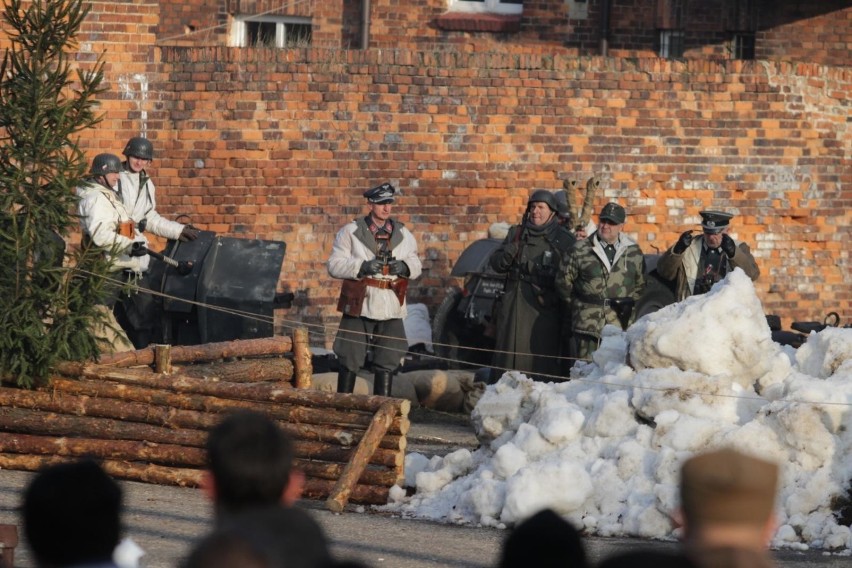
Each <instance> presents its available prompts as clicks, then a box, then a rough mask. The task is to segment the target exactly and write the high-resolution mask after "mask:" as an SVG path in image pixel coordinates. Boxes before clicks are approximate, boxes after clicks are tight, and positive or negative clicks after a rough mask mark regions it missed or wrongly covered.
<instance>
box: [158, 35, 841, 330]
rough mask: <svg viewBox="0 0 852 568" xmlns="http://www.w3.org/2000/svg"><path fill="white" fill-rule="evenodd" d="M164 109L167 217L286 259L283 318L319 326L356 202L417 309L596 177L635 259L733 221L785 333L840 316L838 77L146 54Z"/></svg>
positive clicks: (482, 58) (491, 59) (606, 65)
mask: <svg viewBox="0 0 852 568" xmlns="http://www.w3.org/2000/svg"><path fill="white" fill-rule="evenodd" d="M161 57H162V61H163V67H162V72H163V76H162V77H163V82H162V83H161V84H160V85H159V86H158V87H159V88H160V89H162V90H163V91H164V93H167V94H166V95H164V96H163V99H164V100H169V101H173V103H167V104H174V105H175V108H173V109H167V113H168V114H169V116H170V120H169V124H170V127H171V128H170V132H168V134H167V135H168V137H169V141H168V143H167V144H168V147H169V150H168V152H167V155H168V157H164V158H163V159H162V160H158V162H157V163H156V164H155V165H156V172H155V175H156V179H157V180H158V182H159V184H160V187H161V188H163V189H162V190H161V191H163V196H162V198H161V202H162V210H163V211H164V212H170V213H177V212H185V211H192V212H193V214H194V220H195V222H196V223H197V224H200V225H201V226H204V227H206V228H209V229H213V230H216V231H219V232H224V233H233V234H236V235H244V236H246V237H261V238H273V239H283V240H285V241H286V242H287V243H288V254H287V259H286V261H285V262H286V265H285V271H284V276H283V284H284V286H285V287H288V288H289V289H290V290H292V291H294V292H296V293H297V298H298V302H297V307H295V308H294V309H293V310H291V312H289V317H292V318H294V319H296V320H303V321H306V322H314V323H319V322H325V323H333V322H335V321H336V319H337V316H336V314H335V313H334V309H333V304H334V300H335V298H336V294H337V289H338V286H337V285H336V283H333V282H331V281H330V280H329V278H328V277H327V275H326V272H325V267H324V264H323V263H324V261H325V259H326V258H327V255H328V253H329V251H330V247H331V240H332V238H333V236H334V233H335V232H336V231H337V229H338V228H339V227H340V226H342V225H343V224H344V223H345V222H346V221H348V220H350V219H351V218H353V217H355V216H357V215H360V214H362V212H363V211H364V208H363V199H362V198H361V196H360V194H361V192H362V191H363V189H365V188H367V187H370V186H372V185H375V184H377V183H379V182H382V181H385V180H389V181H391V182H392V183H394V184H395V185H397V186H398V187H400V188H401V189H402V193H403V197H402V198H401V200H400V202H399V206H398V208H397V214H398V215H399V217H400V218H401V219H403V220H404V221H405V222H406V223H408V224H409V226H410V227H411V228H412V229H413V231H414V232H415V234H416V236H417V237H418V239H419V241H420V246H421V252H422V255H423V256H424V258H425V259H426V260H425V269H426V270H425V273H424V277H423V278H422V279H421V280H420V281H418V282H416V283H414V284H413V286H412V287H411V288H410V299H411V300H412V301H422V302H425V303H427V304H429V305H432V306H434V305H435V304H436V303H438V302H440V300H441V298H442V295H443V290H444V288H445V287H446V286H447V285H450V284H453V283H454V282H453V280H452V279H449V278H448V277H447V275H448V273H449V271H450V267H451V265H452V263H453V261H454V260H455V259H456V258H457V257H458V255H459V253H460V252H461V251H462V250H463V249H464V248H465V246H466V245H467V244H469V243H470V242H471V241H472V240H475V239H477V238H480V237H482V236H483V235H484V234H485V232H486V230H487V228H488V226H489V225H490V224H491V223H493V222H495V221H506V220H508V221H516V220H517V219H518V218H519V217H520V214H521V211H522V209H523V205H524V203H525V200H526V197H527V195H528V194H529V191H530V190H531V189H532V188H549V189H556V188H558V187H560V186H561V180H562V179H564V178H566V177H568V178H572V179H579V180H582V181H584V180H585V179H587V178H588V177H590V176H591V175H593V174H598V175H601V176H602V177H603V179H604V188H605V190H604V193H603V195H601V196H600V198H599V199H598V202H597V204H596V206H597V207H600V206H601V205H602V204H603V203H604V202H606V201H608V200H617V201H619V202H621V203H623V204H624V205H625V206H626V207H627V208H628V210H629V212H630V213H631V217H630V220H629V222H628V226H627V230H628V232H629V233H630V234H631V235H633V236H634V237H636V238H637V240H638V241H639V242H640V244H641V245H642V247H643V249H644V250H646V251H648V252H652V251H653V250H655V249H663V248H665V247H666V246H667V245H669V244H671V243H672V242H673V241H674V240H675V239H676V237H677V235H678V234H679V233H680V232H681V231H683V230H684V229H685V228H694V227H695V226H696V223H697V221H698V215H697V213H698V211H699V210H700V209H702V208H706V207H714V208H721V209H726V210H731V211H734V212H736V213H738V217H737V218H736V220H735V222H734V227H735V229H734V230H735V233H736V236H737V237H738V238H740V239H742V240H745V241H746V242H748V243H750V244H751V246H752V248H753V250H754V251H755V255H756V257H757V259H758V262H759V263H760V265H761V267H762V270H763V277H762V278H761V280H760V281H759V282H758V285H757V288H758V291H759V295H760V297H761V299H762V301H763V302H764V304H765V306H766V308H767V311H769V312H775V313H778V314H780V315H782V316H783V317H784V318H787V320H788V321H789V318H799V319H802V318H813V319H821V318H822V316H823V315H824V313H826V312H827V311H829V310H831V309H834V310H837V309H840V310H841V311H843V312H844V316H845V317H846V318H849V317H852V313H850V309H849V306H850V299H852V292H850V287H849V286H848V284H847V283H846V282H847V281H848V280H849V277H850V270H849V269H850V259H849V251H848V248H849V247H848V246H846V243H847V242H848V239H849V237H850V234H849V227H850V226H852V216H851V215H850V213H849V211H850V205H852V192H850V189H849V184H850V183H852V163H850V162H852V158H850V150H849V149H850V143H852V133H850V130H849V122H848V120H847V115H848V106H847V105H848V100H849V97H850V90H852V70H849V69H839V68H829V67H821V66H817V65H805V64H789V63H768V62H754V63H744V62H727V63H725V62H710V61H689V62H669V61H662V60H658V59H642V60H633V61H629V60H624V59H602V58H579V59H578V58H572V57H564V56H555V57H554V56H534V55H527V56H522V57H518V56H512V55H494V54H452V53H433V52H409V51H401V50H396V51H380V50H370V51H367V52H363V51H349V52H347V51H339V50H319V49H312V50H299V51H288V52H275V51H266V50H264V51H255V50H233V49H223V48H215V49H214V48H211V49H205V50H187V49H179V48H177V49H171V48H169V49H164V50H163V51H162V55H161Z"/></svg>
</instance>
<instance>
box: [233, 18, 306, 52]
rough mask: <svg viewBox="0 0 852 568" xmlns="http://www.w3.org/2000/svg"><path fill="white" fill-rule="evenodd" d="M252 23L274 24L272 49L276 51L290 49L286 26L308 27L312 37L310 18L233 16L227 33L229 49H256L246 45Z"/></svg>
mask: <svg viewBox="0 0 852 568" xmlns="http://www.w3.org/2000/svg"><path fill="white" fill-rule="evenodd" d="M252 23H259V24H275V45H274V46H272V47H275V48H277V49H286V48H289V47H292V45H288V43H287V26H288V25H300V26H308V27H309V28H310V29H311V35H312V36H313V25H312V23H311V19H310V18H305V17H300V16H254V15H239V16H234V18H233V20H232V21H231V26H230V31H229V33H228V45H229V46H231V47H257V46H254V45H249V44H248V39H249V24H252ZM264 46H266V45H265V44H264ZM266 47H269V46H266Z"/></svg>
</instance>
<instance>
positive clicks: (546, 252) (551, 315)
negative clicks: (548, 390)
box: [489, 220, 575, 375]
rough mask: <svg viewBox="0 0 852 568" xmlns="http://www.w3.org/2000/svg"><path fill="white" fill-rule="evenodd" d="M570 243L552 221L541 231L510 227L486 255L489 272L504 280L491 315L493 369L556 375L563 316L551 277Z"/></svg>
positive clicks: (568, 235) (568, 236)
mask: <svg viewBox="0 0 852 568" xmlns="http://www.w3.org/2000/svg"><path fill="white" fill-rule="evenodd" d="M522 229H523V230H522ZM574 242H575V239H574V235H572V234H571V232H570V231H568V230H567V229H566V228H565V227H562V226H561V225H559V224H558V223H557V222H556V221H555V220H553V221H551V222H549V223H547V224H545V225H542V226H540V227H535V226H526V227H522V226H521V225H515V226H513V227H512V228H510V229H509V232H508V234H507V235H506V238H505V240H504V241H503V243H502V244H501V245H500V246H499V247H498V248H497V250H495V251H494V252H493V253H492V254H491V257H490V259H489V263H490V265H491V267H492V268H493V269H494V270H495V271H496V272H498V273H500V274H505V275H506V287H505V289H504V293H503V296H502V297H501V299H500V301H499V302H498V308H497V314H496V326H497V337H496V344H495V350H496V353H495V354H494V366H495V367H497V368H500V369H515V370H518V371H521V372H524V373H527V374H539V373H540V374H547V375H558V374H559V371H560V361H559V355H560V344H561V339H560V331H561V325H562V324H561V321H562V312H561V306H560V301H559V296H558V294H557V293H556V288H555V278H556V275H557V274H558V272H559V269H560V266H561V263H562V261H563V258H564V257H565V255H566V254H567V252H568V250H570V248H571V247H573V246H574Z"/></svg>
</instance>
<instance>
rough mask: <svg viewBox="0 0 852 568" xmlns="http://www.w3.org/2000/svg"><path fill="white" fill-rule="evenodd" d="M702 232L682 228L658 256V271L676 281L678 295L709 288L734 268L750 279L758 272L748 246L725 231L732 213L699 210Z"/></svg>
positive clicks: (680, 297)
mask: <svg viewBox="0 0 852 568" xmlns="http://www.w3.org/2000/svg"><path fill="white" fill-rule="evenodd" d="M699 215H701V228H702V234H701V235H699V236H697V237H694V236H693V234H692V233H693V231H692V230H689V231H684V232H683V233H682V234H681V235H680V238H679V239H678V240H677V242H676V243H675V244H674V245H672V246H671V248H669V249H668V250H667V251H666V252H665V253H663V255H662V256H661V257H660V260H659V262H658V263H657V273H658V274H659V275H660V276H661V277H663V278H665V279H667V280H672V281H674V282H675V285H676V287H677V290H676V293H677V299H678V301H680V300H683V299H684V298H687V297H689V296H692V295H695V294H704V293H705V292H708V291H709V290H710V288H712V287H713V284H715V283H716V282H718V281H719V280H722V279H723V278H724V277H725V275H726V274H728V272H730V271H732V270H733V269H734V268H741V269H742V270H743V272H745V273H746V275H747V276H748V277H749V278H751V279H752V280H757V278H758V277H759V276H760V269H759V268H758V267H757V262H755V260H754V257H753V256H752V254H751V249H749V247H748V245H747V244H745V243H737V242H736V241H734V239H733V238H732V237H731V236H730V235H729V234H728V233H729V231H730V223H731V219H732V218H733V215H732V214H731V213H726V212H724V211H710V210H708V211H701V212H700V213H699Z"/></svg>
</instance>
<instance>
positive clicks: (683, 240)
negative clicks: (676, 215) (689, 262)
mask: <svg viewBox="0 0 852 568" xmlns="http://www.w3.org/2000/svg"><path fill="white" fill-rule="evenodd" d="M691 244H692V231H691V230H690V231H684V232H683V233H681V234H680V238H679V239H678V240H677V242H676V243H675V246H674V248H673V249H672V252H673V253H675V254H683V251H685V250H686V249H687V248H689V245H691Z"/></svg>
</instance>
